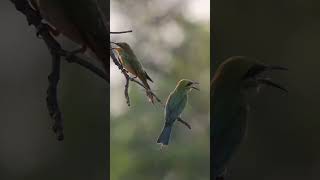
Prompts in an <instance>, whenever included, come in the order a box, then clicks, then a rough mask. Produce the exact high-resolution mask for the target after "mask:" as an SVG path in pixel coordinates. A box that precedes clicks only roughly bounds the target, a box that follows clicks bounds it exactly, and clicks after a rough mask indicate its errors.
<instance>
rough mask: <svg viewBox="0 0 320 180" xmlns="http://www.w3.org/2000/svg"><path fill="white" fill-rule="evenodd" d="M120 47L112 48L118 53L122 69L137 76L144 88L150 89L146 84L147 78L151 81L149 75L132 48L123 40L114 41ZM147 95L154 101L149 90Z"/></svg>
mask: <svg viewBox="0 0 320 180" xmlns="http://www.w3.org/2000/svg"><path fill="white" fill-rule="evenodd" d="M115 44H116V45H118V46H119V47H120V48H114V49H115V50H116V51H117V52H118V54H119V57H120V58H119V60H120V63H121V64H122V66H123V67H124V69H126V70H127V71H128V72H130V73H131V74H133V75H134V76H136V77H138V78H139V79H140V81H141V82H142V83H143V85H144V86H145V88H147V89H148V90H151V89H150V86H149V84H148V80H149V81H151V82H153V81H152V79H151V78H150V76H149V75H148V74H147V72H146V71H145V70H144V69H143V66H142V65H141V63H140V61H139V60H138V58H137V56H136V55H135V54H134V52H133V50H132V49H131V47H130V46H129V44H127V43H125V42H119V43H115ZM147 95H148V97H149V100H150V101H151V102H152V103H154V100H153V95H152V94H151V93H150V92H147Z"/></svg>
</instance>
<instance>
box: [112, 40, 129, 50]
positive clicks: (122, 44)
mask: <svg viewBox="0 0 320 180" xmlns="http://www.w3.org/2000/svg"><path fill="white" fill-rule="evenodd" d="M114 44H116V45H117V46H119V47H120V48H122V49H124V50H128V49H131V48H130V46H129V44H128V43H126V42H117V43H114Z"/></svg>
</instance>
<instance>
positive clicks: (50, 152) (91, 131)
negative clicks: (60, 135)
mask: <svg viewBox="0 0 320 180" xmlns="http://www.w3.org/2000/svg"><path fill="white" fill-rule="evenodd" d="M0 19H1V23H2V25H1V28H0V39H1V43H0V57H1V60H0V179H1V180H22V179H23V180H37V179H39V180H43V179H45V180H57V179H59V180H71V179H77V180H88V179H90V180H91V179H92V180H101V179H107V177H108V169H107V168H108V164H109V162H108V161H107V153H106V152H107V145H108V144H107V142H108V138H107V133H108V131H107V128H106V127H107V125H108V123H109V122H108V117H109V103H108V102H109V99H108V97H109V88H108V86H107V84H106V83H105V82H104V81H103V80H101V79H99V78H98V77H96V76H95V75H93V74H92V73H90V72H88V71H86V70H84V69H83V68H81V67H79V66H78V65H75V64H68V63H66V62H64V61H63V63H62V69H61V71H62V74H61V81H60V84H59V92H58V93H59V102H60V106H61V107H60V108H61V111H62V113H63V115H64V120H65V140H64V141H63V142H58V141H57V140H56V137H55V135H54V133H53V132H52V130H51V125H52V120H51V119H50V117H49V114H48V111H47V108H46V90H47V86H48V80H47V77H48V75H49V72H50V70H51V57H50V54H49V52H48V50H47V48H46V46H45V44H44V42H43V41H42V40H41V39H38V38H37V37H36V32H35V29H34V28H33V27H29V26H28V25H27V22H26V19H25V16H24V15H22V14H20V12H18V11H16V9H15V7H14V6H13V4H12V3H11V2H10V1H1V2H0ZM60 41H61V43H62V44H63V46H64V47H65V48H66V49H70V50H72V49H75V48H78V46H76V45H74V44H72V43H71V42H69V41H67V40H65V39H63V38H60ZM90 60H91V59H90ZM93 62H94V61H93Z"/></svg>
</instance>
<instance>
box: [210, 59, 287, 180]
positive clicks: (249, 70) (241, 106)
mask: <svg viewBox="0 0 320 180" xmlns="http://www.w3.org/2000/svg"><path fill="white" fill-rule="evenodd" d="M271 70H287V69H286V68H283V67H280V66H270V65H266V64H263V63H261V62H258V61H256V60H253V59H249V58H247V57H241V56H237V57H231V58H229V59H227V60H226V61H224V62H223V63H222V64H221V65H220V66H219V68H218V69H217V71H216V73H215V74H214V77H213V80H212V82H211V107H210V109H211V110H210V111H211V117H212V118H213V119H211V121H212V123H211V138H212V136H213V144H211V149H213V154H212V155H211V158H212V159H211V167H213V179H214V180H223V179H224V175H225V172H226V166H227V163H228V162H229V160H230V159H231V158H232V156H233V155H234V153H235V151H236V149H237V147H238V146H239V144H240V143H241V141H242V140H243V138H244V136H245V133H246V126H247V115H248V102H247V98H248V95H250V94H252V93H257V92H258V89H259V88H260V86H261V85H268V86H272V87H276V88H279V89H281V90H283V91H285V92H287V90H286V89H285V88H283V87H281V86H280V85H277V84H275V83H273V82H272V81H271V80H270V79H269V78H266V77H265V76H264V75H263V72H266V71H271Z"/></svg>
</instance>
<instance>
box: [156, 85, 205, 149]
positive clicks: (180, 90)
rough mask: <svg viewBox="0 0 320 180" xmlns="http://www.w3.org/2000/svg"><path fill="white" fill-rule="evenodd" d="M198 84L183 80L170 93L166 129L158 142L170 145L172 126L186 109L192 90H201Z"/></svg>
mask: <svg viewBox="0 0 320 180" xmlns="http://www.w3.org/2000/svg"><path fill="white" fill-rule="evenodd" d="M197 84H199V83H197V82H194V81H191V80H188V79H182V80H180V81H179V82H178V84H177V86H176V88H175V89H174V90H173V91H172V92H171V93H170V95H169V97H168V99H167V102H166V105H165V115H164V116H165V124H164V128H163V130H162V132H161V134H160V136H159V138H158V140H157V143H159V144H161V145H168V144H169V139H170V134H171V130H172V126H173V124H174V122H175V121H176V120H178V119H179V118H180V115H181V113H182V111H183V109H184V108H185V106H186V104H187V101H188V93H189V92H190V91H191V90H192V89H196V90H199V89H198V88H197V87H196V85H197Z"/></svg>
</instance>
